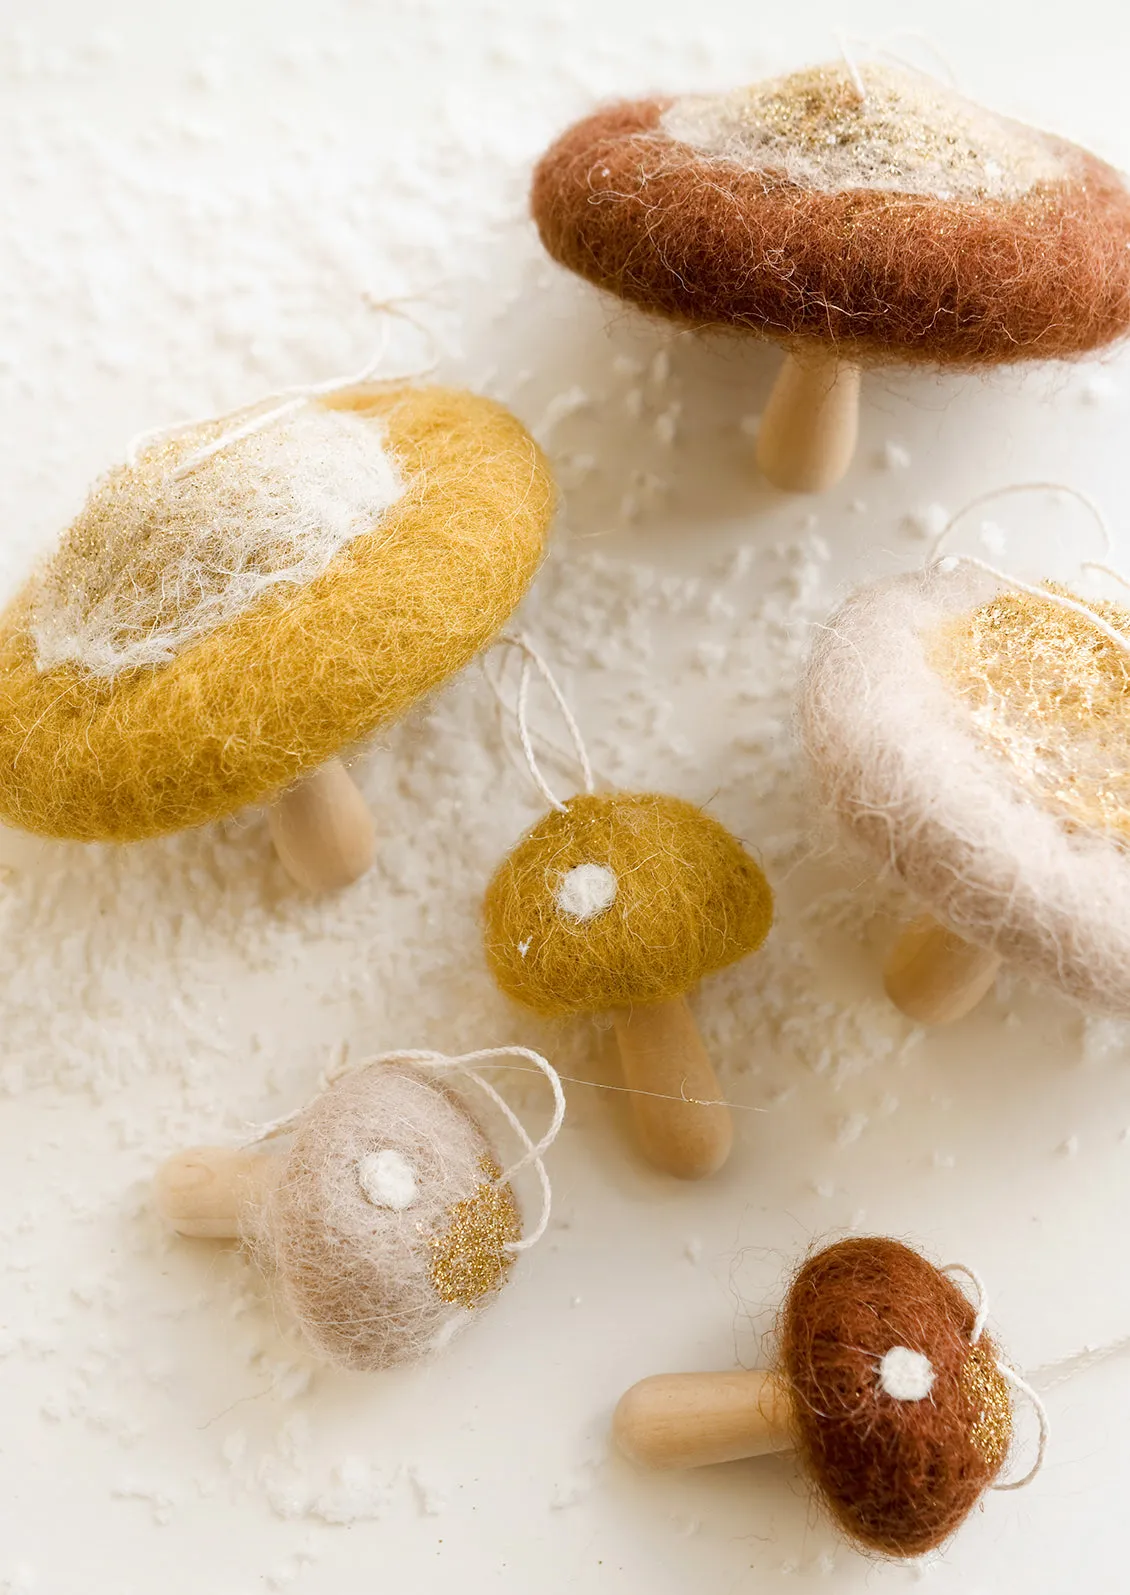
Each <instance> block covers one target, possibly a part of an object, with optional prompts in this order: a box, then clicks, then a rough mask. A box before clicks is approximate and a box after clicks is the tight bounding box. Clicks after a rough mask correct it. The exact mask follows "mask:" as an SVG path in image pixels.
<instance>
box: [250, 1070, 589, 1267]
mask: <svg viewBox="0 0 1130 1595" xmlns="http://www.w3.org/2000/svg"><path fill="white" fill-rule="evenodd" d="M504 1058H524V1059H526V1061H527V1062H528V1063H531V1064H533V1066H534V1068H535V1069H536V1070H537V1072H538V1073H539V1074H541V1075H543V1076H544V1077H545V1079H546V1080H547V1081H548V1083H549V1088H550V1090H551V1092H552V1093H553V1114H552V1116H551V1118H550V1121H549V1127H548V1128H547V1130H546V1131H545V1134H544V1135H543V1136H542V1137H541V1139H540V1140H538V1141H534V1140H533V1139H532V1137H531V1136H530V1134H529V1132H528V1131H527V1129H526V1127H525V1125H524V1124H523V1123H522V1121H521V1119H519V1117H518V1115H517V1114H516V1113H515V1112H514V1110H513V1108H512V1107H511V1106H510V1104H509V1103H508V1102H507V1101H506V1100H505V1099H504V1098H503V1097H502V1096H501V1094H500V1093H499V1092H497V1091H496V1090H495V1088H494V1087H493V1086H492V1085H491V1083H490V1081H489V1080H485V1079H484V1078H483V1077H482V1075H481V1074H478V1073H477V1072H476V1071H475V1070H474V1069H473V1068H472V1067H471V1065H472V1064H476V1063H491V1062H495V1061H500V1060H502V1059H504ZM382 1063H409V1064H414V1065H416V1067H418V1068H422V1069H436V1070H449V1071H453V1072H454V1073H456V1074H461V1075H463V1076H464V1078H465V1079H468V1080H470V1081H472V1082H473V1083H474V1084H475V1085H476V1086H478V1087H479V1089H480V1090H481V1091H483V1092H484V1094H485V1095H486V1096H488V1097H489V1098H490V1100H491V1101H492V1102H493V1103H494V1105H495V1107H496V1108H498V1110H499V1111H500V1113H501V1114H502V1116H503V1118H504V1119H505V1120H506V1122H507V1124H509V1126H510V1128H511V1129H512V1130H513V1132H514V1134H515V1136H516V1137H517V1138H518V1141H519V1144H520V1145H521V1146H522V1147H523V1148H524V1151H523V1153H522V1155H521V1157H519V1158H518V1159H517V1161H516V1162H514V1163H511V1164H510V1166H509V1168H507V1169H505V1170H504V1171H503V1173H501V1174H500V1175H499V1176H498V1178H497V1180H495V1181H494V1183H495V1184H496V1185H507V1184H508V1183H509V1182H510V1180H512V1179H513V1177H514V1176H515V1175H516V1174H518V1173H520V1172H521V1170H522V1169H524V1168H527V1167H529V1166H530V1165H532V1166H533V1169H534V1172H535V1174H536V1176H537V1181H538V1186H539V1189H540V1193H541V1209H540V1212H539V1214H538V1220H537V1223H536V1224H535V1225H534V1227H533V1229H532V1230H531V1231H530V1233H529V1234H528V1235H525V1236H523V1238H522V1239H521V1240H518V1241H506V1242H505V1243H504V1247H503V1249H504V1250H505V1251H508V1252H525V1251H528V1250H529V1249H530V1247H531V1246H536V1245H537V1243H538V1241H540V1240H541V1238H542V1236H543V1235H544V1234H545V1232H546V1229H547V1228H548V1226H549V1219H550V1214H551V1212H552V1210H553V1187H552V1185H551V1183H550V1179H549V1174H548V1172H547V1170H546V1167H545V1162H544V1157H545V1153H546V1152H548V1150H549V1148H550V1147H551V1146H552V1145H553V1143H554V1141H556V1139H557V1137H558V1135H559V1134H560V1131H561V1126H562V1124H563V1123H564V1122H565V1092H564V1090H563V1088H562V1085H561V1077H560V1076H559V1075H558V1073H557V1070H556V1069H555V1068H554V1067H553V1065H552V1064H551V1063H550V1062H549V1060H548V1059H547V1058H543V1057H542V1055H541V1053H540V1052H534V1051H532V1049H531V1048H529V1047H517V1046H514V1047H483V1048H480V1049H479V1051H477V1052H464V1053H460V1054H458V1055H457V1056H454V1057H452V1056H449V1055H448V1054H447V1053H443V1052H434V1051H431V1050H429V1049H421V1050H419V1051H399V1052H380V1053H377V1054H376V1056H375V1057H371V1058H362V1059H361V1060H360V1061H359V1062H357V1063H344V1064H340V1065H339V1066H338V1067H337V1068H336V1069H331V1070H328V1071H327V1073H326V1076H325V1079H326V1084H327V1085H332V1084H333V1083H334V1082H335V1081H336V1080H340V1079H342V1078H343V1077H344V1076H345V1075H348V1074H353V1073H354V1072H355V1071H356V1070H358V1069H364V1068H367V1067H368V1066H369V1065H370V1064H382ZM305 1111H306V1109H305V1108H304V1107H302V1108H296V1109H295V1110H294V1112H292V1113H288V1114H285V1115H284V1116H283V1117H282V1118H281V1119H272V1120H271V1121H270V1122H269V1123H267V1124H261V1125H259V1126H257V1128H256V1130H255V1133H254V1134H253V1135H252V1136H251V1137H250V1138H249V1139H248V1140H247V1141H245V1142H244V1143H243V1144H244V1145H245V1146H258V1145H259V1144H260V1143H261V1142H263V1141H270V1140H273V1139H275V1138H276V1137H277V1136H280V1135H285V1134H286V1133H287V1132H288V1131H289V1130H292V1129H293V1128H294V1126H295V1125H296V1124H297V1123H298V1121H299V1120H300V1119H301V1117H302V1115H303V1114H304V1113H305Z"/></svg>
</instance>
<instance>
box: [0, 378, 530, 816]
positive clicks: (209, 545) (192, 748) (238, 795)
mask: <svg viewBox="0 0 1130 1595" xmlns="http://www.w3.org/2000/svg"><path fill="white" fill-rule="evenodd" d="M222 434H223V424H222V423H219V422H212V423H207V424H205V425H204V426H202V427H199V428H196V429H192V430H188V431H182V432H181V433H179V434H177V435H176V436H174V437H170V438H168V439H167V440H165V441H163V442H160V443H157V444H154V445H152V446H150V447H149V448H147V449H145V450H144V451H143V452H142V453H141V455H140V457H139V458H138V459H137V461H136V462H135V463H134V464H132V465H127V466H124V467H122V468H121V469H119V470H117V471H115V472H113V473H112V474H111V475H110V476H109V477H107V478H106V479H105V480H103V481H102V482H101V483H99V484H98V485H97V486H96V487H95V488H94V490H93V491H92V493H91V495H90V497H89V499H88V500H87V503H86V505H85V507H84V509H83V510H82V512H81V514H80V515H79V516H78V518H77V519H76V520H75V521H74V522H73V524H72V525H71V527H70V528H69V530H68V531H67V532H66V533H65V534H64V536H63V539H62V542H61V545H60V547H59V549H58V551H57V553H56V554H55V556H54V557H53V559H52V560H51V561H50V562H49V563H48V564H47V566H46V567H45V568H44V570H42V571H41V572H40V573H39V574H37V575H36V576H35V577H34V578H33V580H32V581H31V582H30V583H29V584H28V585H27V586H26V588H25V589H24V590H23V591H22V592H21V593H20V594H19V595H18V596H17V597H16V599H15V600H14V602H13V603H12V604H11V605H10V606H9V608H8V610H7V612H6V613H5V614H4V616H3V619H2V621H0V817H2V818H4V819H5V820H8V821H10V822H11V823H12V824H14V825H17V826H21V827H23V828H25V829H27V830H30V831H37V832H40V833H41V834H43V835H46V836H56V837H71V838H76V839H80V840H84V841H86V840H105V841H131V840H134V839H138V838H142V837H149V836H157V835H161V834H163V833H167V832H170V831H176V830H179V829H181V828H182V827H184V826H190V825H197V824H201V823H204V822H207V821H209V820H214V819H217V818H219V817H220V816H223V815H226V814H230V813H232V812H233V811H234V810H236V809H239V808H240V807H242V806H243V805H244V804H247V803H251V802H255V801H257V800H259V799H262V798H264V797H266V796H268V795H271V794H273V793H275V792H277V791H279V790H281V789H283V788H286V787H288V786H290V785H291V784H292V783H293V782H295V781H296V780H297V779H298V778H299V777H300V776H302V775H304V774H305V773H307V772H309V771H312V770H314V769H315V768H317V767H318V766H319V765H321V764H323V763H325V761H326V760H328V759H330V758H331V757H332V756H333V755H335V754H337V753H338V752H340V751H341V750H343V749H344V748H347V747H348V746H350V745H351V744H353V743H355V742H357V741H359V740H360V739H362V738H364V737H367V736H369V735H370V734H371V733H372V732H373V731H375V730H376V729H377V728H379V727H380V726H383V725H386V724H388V723H389V722H391V721H393V720H395V719H396V718H397V717H398V716H400V715H402V714H403V713H404V712H405V711H406V710H407V709H408V708H409V707H410V706H411V705H412V704H413V703H415V702H416V701H417V700H418V699H419V698H421V697H422V696H423V695H424V694H426V693H428V692H430V691H431V690H432V689H434V688H435V687H437V686H439V685H440V683H441V682H443V681H444V680H446V679H447V677H449V676H451V675H452V674H454V673H455V672H456V671H458V670H460V669H461V668H462V667H463V666H464V665H466V664H467V662H468V661H469V660H470V659H471V658H472V657H473V656H474V655H475V653H477V652H478V651H479V649H481V648H482V647H484V646H485V645H486V644H487V643H489V642H490V641H491V639H492V638H493V637H494V635H495V634H496V632H497V631H498V630H499V628H500V627H501V626H502V625H503V623H504V622H505V620H506V619H507V617H508V616H509V614H510V612H511V611H512V610H513V608H514V607H515V605H516V604H517V603H518V601H519V599H520V598H521V597H522V595H523V593H524V592H525V590H526V588H527V586H528V585H529V583H530V581H531V580H532V578H533V575H534V573H535V571H536V570H537V567H538V564H539V563H540V560H541V557H542V553H543V550H544V546H545V541H546V537H547V535H548V529H549V525H550V521H551V519H552V515H553V508H554V488H553V484H552V481H551V478H550V475H549V471H548V468H547V466H546V463H545V461H544V459H543V457H542V455H541V453H540V451H539V449H538V448H537V445H536V444H535V443H534V442H533V440H532V439H531V438H530V436H529V435H528V433H527V432H526V431H525V430H524V428H523V427H522V426H521V424H520V423H519V422H518V421H517V420H516V419H515V418H514V417H513V416H512V415H510V414H509V413H508V412H507V411H506V410H504V409H503V408H502V407H501V406H500V405H498V404H495V403H493V402H492V401H490V400H488V399H483V398H479V397H476V396H475V395H473V394H469V393H463V392H459V391H456V390H451V389H444V388H410V387H397V388H389V387H386V386H364V387H357V388H352V389H348V390H344V391H341V390H339V391H337V392H335V393H333V394H332V395H327V396H325V397H323V398H322V399H320V400H318V401H316V402H308V403H306V404H303V405H301V406H299V407H292V408H291V410H290V412H289V413H280V414H279V415H278V417H277V418H275V419H273V420H270V421H269V423H268V424H266V425H263V426H262V427H260V428H259V429H258V430H250V429H249V430H247V431H246V433H245V434H241V432H240V430H238V429H237V430H236V431H235V432H233V433H232V434H231V435H230V436H229V437H228V439H227V441H222ZM221 442H222V446H221Z"/></svg>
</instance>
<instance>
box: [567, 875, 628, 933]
mask: <svg viewBox="0 0 1130 1595" xmlns="http://www.w3.org/2000/svg"><path fill="white" fill-rule="evenodd" d="M619 884H620V883H619V882H618V881H617V879H616V876H615V874H614V873H613V871H612V870H610V869H609V867H608V865H607V864H577V865H576V866H575V867H574V868H573V869H571V870H567V871H566V873H565V874H564V875H563V876H562V877H561V880H560V881H559V882H558V885H557V889H556V891H555V892H554V894H553V900H554V902H555V903H556V904H557V907H558V908H559V909H560V910H561V912H562V913H563V914H567V915H568V917H569V918H570V919H575V920H576V921H577V922H578V924H581V925H584V924H587V923H588V921H589V920H590V919H597V918H599V916H600V915H601V914H604V913H607V911H608V910H609V909H610V908H611V907H612V904H613V903H614V902H615V901H616V893H617V890H618V889H619Z"/></svg>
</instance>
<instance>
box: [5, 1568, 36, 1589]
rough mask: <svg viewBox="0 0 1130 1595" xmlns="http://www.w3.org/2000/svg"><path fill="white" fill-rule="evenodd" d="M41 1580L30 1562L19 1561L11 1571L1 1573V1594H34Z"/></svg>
mask: <svg viewBox="0 0 1130 1595" xmlns="http://www.w3.org/2000/svg"><path fill="white" fill-rule="evenodd" d="M38 1588H39V1580H38V1578H37V1577H36V1574H35V1569H34V1567H32V1565H31V1563H30V1562H17V1563H16V1565H15V1567H13V1568H12V1570H11V1572H10V1573H4V1574H0V1595H33V1592H34V1591H35V1590H36V1589H38Z"/></svg>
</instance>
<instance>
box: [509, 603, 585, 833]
mask: <svg viewBox="0 0 1130 1595" xmlns="http://www.w3.org/2000/svg"><path fill="white" fill-rule="evenodd" d="M497 645H498V646H500V647H504V648H514V649H516V650H517V651H518V653H519V654H520V656H521V660H522V669H521V674H520V675H519V678H518V696H517V701H516V703H515V706H514V716H515V723H516V726H517V731H518V741H519V742H520V743H521V746H522V755H523V757H524V758H525V761H526V767H527V769H528V770H529V772H530V777H531V779H532V781H533V783H534V785H535V786H536V787H537V789H538V791H539V792H540V793H541V795H542V797H543V798H544V799H545V801H546V802H547V803H548V804H549V806H550V808H552V809H556V810H557V812H558V813H559V814H564V813H565V809H566V805H565V804H564V803H563V802H562V801H561V799H560V798H559V797H558V796H557V794H556V793H555V792H554V791H553V789H552V788H551V787H550V785H549V782H548V781H547V780H546V778H545V776H544V775H543V773H542V769H541V765H540V764H539V763H538V760H537V755H536V754H535V752H534V745H533V739H532V738H531V736H530V726H529V717H528V705H529V696H530V681H531V679H532V672H533V671H535V670H536V671H537V673H538V675H539V676H540V677H541V678H542V680H543V681H544V682H545V684H546V686H547V687H548V688H549V691H550V693H551V695H552V697H553V701H554V703H556V705H557V708H558V711H559V713H560V715H561V718H562V720H563V721H564V722H565V729H566V730H567V731H568V733H569V740H570V741H571V742H572V744H573V753H574V756H575V757H576V760H577V764H578V765H579V766H580V771H581V781H582V784H583V786H584V789H585V791H586V792H595V790H596V782H595V780H594V779H593V773H592V764H591V763H590V761H589V755H588V749H587V748H586V747H585V741H584V738H583V737H582V735H581V728H580V726H579V725H578V724H577V721H576V717H575V716H574V714H573V711H572V709H570V707H569V704H568V701H567V699H566V697H565V694H564V693H563V692H562V691H561V688H560V687H559V686H558V684H557V681H556V679H555V677H554V675H553V672H552V671H551V670H550V668H549V666H548V664H547V663H546V662H545V660H544V659H543V658H542V656H541V654H540V653H539V652H538V651H537V649H536V648H535V647H534V646H533V644H532V643H531V642H530V640H529V638H528V637H527V636H526V635H525V633H524V632H506V633H504V634H503V635H502V636H501V637H499V639H498V644H497ZM489 679H490V678H489V676H488V680H489ZM491 686H492V688H493V689H494V692H495V695H496V697H497V698H498V700H499V702H500V703H502V704H503V707H504V708H505V707H506V704H505V703H504V701H503V698H502V695H501V693H500V692H499V690H498V686H497V684H496V683H495V682H494V681H491Z"/></svg>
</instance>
